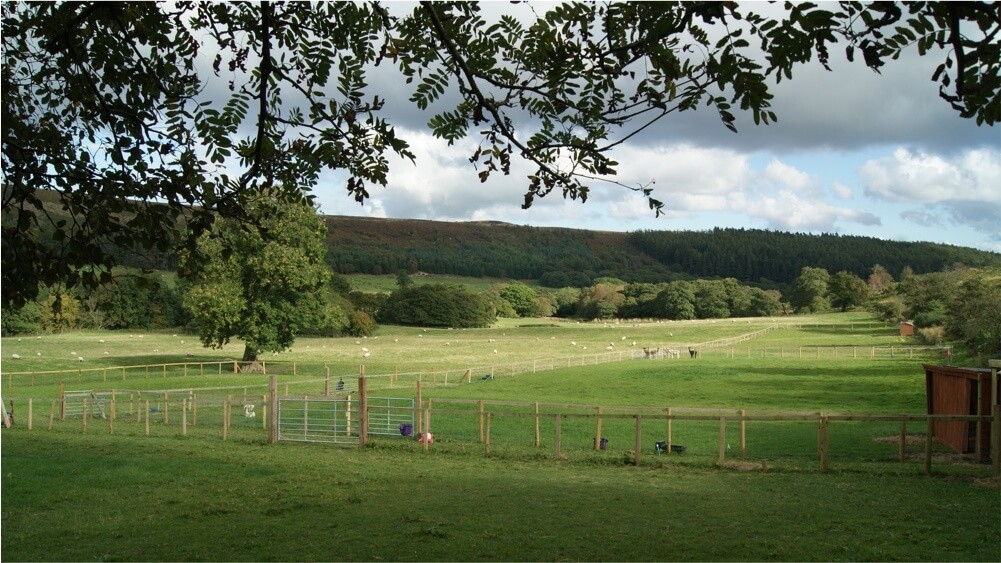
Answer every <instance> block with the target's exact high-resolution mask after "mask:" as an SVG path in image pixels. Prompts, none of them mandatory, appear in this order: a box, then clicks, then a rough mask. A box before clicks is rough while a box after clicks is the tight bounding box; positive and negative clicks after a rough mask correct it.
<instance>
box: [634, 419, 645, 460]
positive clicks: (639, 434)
mask: <svg viewBox="0 0 1001 563" xmlns="http://www.w3.org/2000/svg"><path fill="white" fill-rule="evenodd" d="M642 451H643V415H641V414H638V415H636V450H635V451H634V452H633V465H635V466H636V467H639V466H640V455H641V454H640V452H642Z"/></svg>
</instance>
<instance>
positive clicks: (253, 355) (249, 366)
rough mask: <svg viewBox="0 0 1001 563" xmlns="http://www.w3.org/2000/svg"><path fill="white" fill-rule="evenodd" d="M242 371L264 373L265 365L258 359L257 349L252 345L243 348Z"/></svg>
mask: <svg viewBox="0 0 1001 563" xmlns="http://www.w3.org/2000/svg"><path fill="white" fill-rule="evenodd" d="M240 371H241V372H242V373H264V366H262V365H261V364H260V362H258V361H257V350H256V349H254V348H251V347H250V346H245V347H244V348H243V360H241V361H240Z"/></svg>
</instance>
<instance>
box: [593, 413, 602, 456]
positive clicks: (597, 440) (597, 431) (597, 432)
mask: <svg viewBox="0 0 1001 563" xmlns="http://www.w3.org/2000/svg"><path fill="white" fill-rule="evenodd" d="M595 408H596V409H597V411H598V422H597V423H596V424H595V427H594V449H595V451H598V450H600V449H601V407H595Z"/></svg>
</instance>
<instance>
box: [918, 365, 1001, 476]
mask: <svg viewBox="0 0 1001 563" xmlns="http://www.w3.org/2000/svg"><path fill="white" fill-rule="evenodd" d="M924 369H925V389H926V391H927V402H928V414H939V415H944V414H961V415H983V416H990V414H991V405H994V404H998V403H1001V389H994V390H993V393H992V389H991V387H992V383H991V370H989V369H978V368H960V367H954V366H934V365H928V364H925V365H924ZM932 426H933V430H932V433H933V436H934V437H935V439H936V440H938V441H939V442H941V443H942V444H945V445H947V446H949V447H950V448H952V449H954V450H956V451H957V452H959V453H964V454H965V453H976V454H977V455H978V456H979V457H980V459H981V460H984V461H985V460H987V459H988V457H989V455H990V443H991V442H990V432H991V430H990V429H991V425H990V423H987V422H982V423H980V424H978V423H975V422H973V421H968V420H940V421H935V422H934V423H933V424H932ZM978 438H979V444H978Z"/></svg>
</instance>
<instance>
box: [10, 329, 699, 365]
mask: <svg viewBox="0 0 1001 563" xmlns="http://www.w3.org/2000/svg"><path fill="white" fill-rule="evenodd" d="M424 331H425V332H426V331H427V329H424ZM423 336H424V335H423V334H418V335H417V337H418V338H422V337H423ZM505 336H506V333H505ZM668 336H674V334H673V333H668ZM143 337H144V335H141V334H140V335H138V338H143ZM173 337H177V335H176V334H174V335H173ZM36 338H37V339H39V340H40V339H41V338H42V337H41V336H38V337H36ZM130 338H136V335H130ZM363 338H367V337H363ZM373 338H378V336H375V337H373ZM536 340H539V338H536ZM551 340H556V337H555V336H553V337H551ZM626 340H627V338H626V337H625V336H623V337H621V343H622V344H623V345H625V341H626ZM17 341H18V342H21V339H20V338H18V339H17ZM399 341H400V339H399V338H394V339H393V342H397V343H398V342H399ZM98 342H100V343H102V344H104V343H105V340H103V339H100V340H98ZM487 342H488V343H496V342H497V340H496V339H494V338H490V339H488V340H487ZM180 343H181V344H184V341H183V340H181V341H180ZM355 344H356V345H360V344H361V341H360V340H355ZM451 344H452V343H451V341H446V342H445V346H449V345H451ZM570 346H577V342H576V341H570ZM629 346H630V347H636V346H637V343H636V341H635V340H633V341H631V342H630V343H629ZM306 348H309V345H306ZM322 348H326V346H322ZM580 348H581V349H582V350H587V346H586V345H582V346H581V347H580ZM614 350H615V342H609V343H608V345H607V346H605V351H608V352H612V351H614ZM291 351H292V350H291V348H290V349H289V350H288V352H291ZM152 352H159V349H153V350H152ZM492 352H493V353H494V354H498V353H499V352H498V350H497V349H496V348H494V349H493V350H492ZM689 353H690V354H691V357H692V358H696V357H698V351H697V350H695V349H694V348H689ZM104 354H105V355H109V354H110V352H108V351H105V352H104ZM36 355H37V356H38V357H41V355H42V353H41V352H36ZM273 355H275V356H277V355H278V352H274V354H273ZM360 355H361V357H362V358H369V357H371V355H372V352H371V351H370V350H369V349H368V348H367V347H365V346H361V348H360ZM70 356H72V357H73V358H74V359H75V360H76V361H78V362H82V361H84V357H83V356H81V355H78V354H77V353H76V352H70ZM188 356H191V354H188ZM10 357H11V359H13V360H20V359H22V356H21V355H20V354H16V353H15V354H11V356H10ZM643 357H644V358H647V359H652V358H660V357H666V358H680V357H681V351H680V350H678V349H675V348H660V347H658V348H643Z"/></svg>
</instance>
